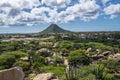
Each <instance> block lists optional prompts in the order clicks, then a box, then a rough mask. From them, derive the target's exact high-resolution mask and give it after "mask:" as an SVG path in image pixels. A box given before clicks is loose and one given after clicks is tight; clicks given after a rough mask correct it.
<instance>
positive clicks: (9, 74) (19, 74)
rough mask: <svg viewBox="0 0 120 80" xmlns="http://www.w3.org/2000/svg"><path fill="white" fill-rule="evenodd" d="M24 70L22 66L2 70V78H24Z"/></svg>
mask: <svg viewBox="0 0 120 80" xmlns="http://www.w3.org/2000/svg"><path fill="white" fill-rule="evenodd" d="M24 76H25V74H24V72H23V70H22V68H21V67H14V68H10V69H5V70H1V71H0V80H23V79H24Z"/></svg>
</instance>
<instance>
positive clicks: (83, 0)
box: [61, 0, 99, 21]
mask: <svg viewBox="0 0 120 80" xmlns="http://www.w3.org/2000/svg"><path fill="white" fill-rule="evenodd" d="M98 9H99V5H97V4H96V1H95V0H80V3H78V4H75V5H74V6H70V7H68V8H67V9H66V11H65V12H63V13H65V14H63V13H61V15H63V19H65V20H64V21H69V19H70V21H73V20H75V19H80V20H83V21H89V20H91V19H96V18H97V17H98V16H99V12H98ZM66 17H67V18H66ZM63 19H62V20H63ZM66 19H67V20H66Z"/></svg>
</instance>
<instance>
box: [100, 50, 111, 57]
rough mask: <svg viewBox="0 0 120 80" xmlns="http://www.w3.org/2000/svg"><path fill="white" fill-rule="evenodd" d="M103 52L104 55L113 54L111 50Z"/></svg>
mask: <svg viewBox="0 0 120 80" xmlns="http://www.w3.org/2000/svg"><path fill="white" fill-rule="evenodd" d="M102 54H103V55H104V56H108V55H110V54H111V52H110V51H105V52H103V53H102Z"/></svg>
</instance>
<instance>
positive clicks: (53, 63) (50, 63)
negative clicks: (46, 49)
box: [45, 57, 57, 65]
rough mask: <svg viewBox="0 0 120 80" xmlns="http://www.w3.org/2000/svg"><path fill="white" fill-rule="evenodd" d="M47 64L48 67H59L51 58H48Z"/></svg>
mask: <svg viewBox="0 0 120 80" xmlns="http://www.w3.org/2000/svg"><path fill="white" fill-rule="evenodd" d="M45 63H46V64H47V65H57V64H56V62H55V61H54V59H52V58H51V57H47V58H46V61H45Z"/></svg>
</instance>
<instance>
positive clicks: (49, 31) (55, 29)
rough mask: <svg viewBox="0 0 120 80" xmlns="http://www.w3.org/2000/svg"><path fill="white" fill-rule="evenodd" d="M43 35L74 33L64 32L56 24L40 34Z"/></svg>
mask: <svg viewBox="0 0 120 80" xmlns="http://www.w3.org/2000/svg"><path fill="white" fill-rule="evenodd" d="M40 33H41V34H54V33H72V32H71V31H68V30H64V29H62V28H60V27H59V26H58V25H56V24H51V25H50V26H49V27H48V28H46V29H45V30H43V31H42V32H40Z"/></svg>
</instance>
